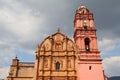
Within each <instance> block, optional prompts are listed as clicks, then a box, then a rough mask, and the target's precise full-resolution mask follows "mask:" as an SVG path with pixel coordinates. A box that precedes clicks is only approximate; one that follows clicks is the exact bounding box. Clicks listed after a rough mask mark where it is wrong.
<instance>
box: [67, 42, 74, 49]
mask: <svg viewBox="0 0 120 80" xmlns="http://www.w3.org/2000/svg"><path fill="white" fill-rule="evenodd" d="M68 50H73V45H72V44H71V42H68Z"/></svg>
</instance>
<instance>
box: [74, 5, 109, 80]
mask: <svg viewBox="0 0 120 80" xmlns="http://www.w3.org/2000/svg"><path fill="white" fill-rule="evenodd" d="M74 40H75V43H76V45H77V46H78V48H79V49H78V80H107V77H106V76H105V75H104V71H103V69H102V59H101V58H100V52H99V51H98V45H97V37H96V29H95V28H94V18H93V13H91V12H90V11H89V10H88V9H87V8H86V7H85V6H81V7H80V8H78V9H77V10H76V14H75V19H74Z"/></svg>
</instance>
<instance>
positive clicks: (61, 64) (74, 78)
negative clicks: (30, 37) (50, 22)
mask: <svg viewBox="0 0 120 80" xmlns="http://www.w3.org/2000/svg"><path fill="white" fill-rule="evenodd" d="M73 37H74V41H72V40H71V39H70V38H68V37H67V36H66V35H64V34H62V33H61V32H60V29H58V31H57V32H56V33H55V34H53V35H50V36H48V37H47V38H45V39H44V41H43V42H42V43H41V44H39V45H38V46H37V49H36V56H35V57H36V58H35V62H34V63H28V62H19V59H18V58H17V57H15V59H13V61H12V65H11V66H10V72H9V75H8V77H7V80H88V79H89V80H107V77H106V76H105V75H104V71H103V69H102V59H101V58H100V52H99V50H98V45H97V37H96V29H95V28H94V18H93V13H91V12H90V11H89V10H88V9H87V8H86V7H85V6H81V7H80V8H78V9H77V10H76V14H75V18H74V36H73Z"/></svg>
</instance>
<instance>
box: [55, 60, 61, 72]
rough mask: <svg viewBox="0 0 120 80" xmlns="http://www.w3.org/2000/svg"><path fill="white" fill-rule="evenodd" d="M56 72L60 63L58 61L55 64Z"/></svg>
mask: <svg viewBox="0 0 120 80" xmlns="http://www.w3.org/2000/svg"><path fill="white" fill-rule="evenodd" d="M56 70H60V63H59V62H58V61H57V62H56Z"/></svg>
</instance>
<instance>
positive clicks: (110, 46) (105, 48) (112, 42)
mask: <svg viewBox="0 0 120 80" xmlns="http://www.w3.org/2000/svg"><path fill="white" fill-rule="evenodd" d="M118 43H119V44H120V39H119V38H117V39H116V38H114V39H108V38H103V39H102V40H101V41H98V45H99V48H100V51H101V52H102V53H107V52H109V51H112V50H114V49H115V48H116V44H118Z"/></svg>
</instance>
